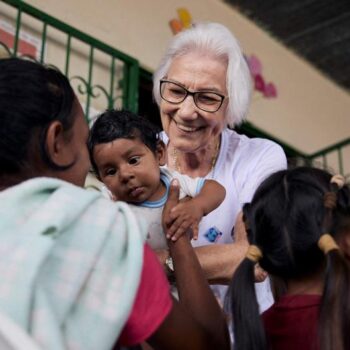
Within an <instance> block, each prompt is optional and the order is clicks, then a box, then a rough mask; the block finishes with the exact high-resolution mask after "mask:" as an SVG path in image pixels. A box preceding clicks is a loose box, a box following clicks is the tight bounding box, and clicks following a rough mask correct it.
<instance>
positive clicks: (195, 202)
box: [167, 180, 226, 241]
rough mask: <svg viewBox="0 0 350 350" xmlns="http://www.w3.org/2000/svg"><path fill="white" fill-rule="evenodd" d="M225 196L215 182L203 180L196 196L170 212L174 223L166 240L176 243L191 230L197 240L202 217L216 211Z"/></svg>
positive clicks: (222, 189)
mask: <svg viewBox="0 0 350 350" xmlns="http://www.w3.org/2000/svg"><path fill="white" fill-rule="evenodd" d="M225 195H226V191H225V188H224V187H223V186H221V185H220V184H219V183H218V182H217V181H215V180H205V181H204V184H203V187H202V189H201V190H200V192H199V193H198V195H197V196H195V197H194V198H191V199H188V200H186V201H184V202H180V203H179V204H177V205H176V206H175V207H174V208H173V209H172V210H171V213H170V215H171V218H172V219H173V220H174V221H173V223H172V225H171V227H170V228H169V230H168V232H167V238H168V239H171V240H172V241H176V240H177V239H178V238H179V237H180V236H181V235H182V234H184V233H185V232H186V231H187V230H188V229H189V228H191V229H192V234H193V239H197V238H198V225H199V222H200V221H201V219H202V217H203V216H205V215H207V214H209V213H210V212H211V211H213V210H214V209H216V208H217V207H218V206H219V205H220V204H221V203H222V202H223V200H224V199H225Z"/></svg>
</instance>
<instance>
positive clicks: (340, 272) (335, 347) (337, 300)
mask: <svg viewBox="0 0 350 350" xmlns="http://www.w3.org/2000/svg"><path fill="white" fill-rule="evenodd" d="M326 257H327V259H326V264H327V265H326V272H325V282H324V289H323V294H322V299H321V306H320V320H319V339H320V349H321V350H348V349H350V334H349V331H350V293H349V291H350V270H349V263H348V261H346V259H345V258H344V256H343V255H342V253H341V252H340V250H339V249H334V250H331V251H330V252H329V253H328V254H327V255H326Z"/></svg>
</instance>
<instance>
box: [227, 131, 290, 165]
mask: <svg viewBox="0 0 350 350" xmlns="http://www.w3.org/2000/svg"><path fill="white" fill-rule="evenodd" d="M223 135H224V137H226V139H227V140H228V142H229V144H233V145H234V146H235V152H236V155H237V156H242V157H244V158H245V159H246V158H259V157H260V156H262V155H264V154H266V153H269V154H270V155H276V156H282V157H285V156H284V151H283V149H282V147H281V146H280V145H279V144H277V143H276V142H274V141H272V140H269V139H264V138H260V137H253V138H250V137H248V136H246V135H243V134H238V133H237V132H236V131H234V130H230V129H226V130H225V131H224V132H223Z"/></svg>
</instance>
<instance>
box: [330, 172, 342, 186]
mask: <svg viewBox="0 0 350 350" xmlns="http://www.w3.org/2000/svg"><path fill="white" fill-rule="evenodd" d="M330 183H331V184H336V185H337V186H338V188H339V189H341V188H342V187H343V186H344V185H345V178H344V176H343V175H340V174H337V175H334V176H332V178H331V181H330Z"/></svg>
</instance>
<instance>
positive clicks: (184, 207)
mask: <svg viewBox="0 0 350 350" xmlns="http://www.w3.org/2000/svg"><path fill="white" fill-rule="evenodd" d="M203 216H204V212H203V209H202V208H201V207H200V206H198V205H196V203H195V199H190V200H188V201H186V202H181V203H179V204H177V205H176V206H175V207H173V208H172V209H171V210H170V217H171V218H172V219H173V222H172V224H171V226H170V227H169V229H168V232H167V238H168V239H171V240H172V241H176V240H177V239H178V238H179V237H180V236H182V235H183V234H185V233H187V232H188V230H189V229H190V230H191V231H192V232H190V233H191V234H192V238H193V239H197V238H198V225H199V222H200V221H201V220H202V218H203Z"/></svg>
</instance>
